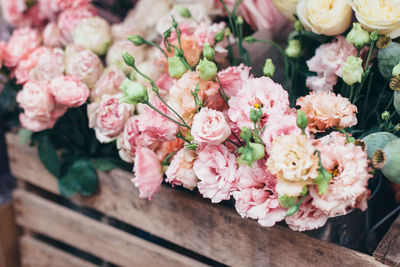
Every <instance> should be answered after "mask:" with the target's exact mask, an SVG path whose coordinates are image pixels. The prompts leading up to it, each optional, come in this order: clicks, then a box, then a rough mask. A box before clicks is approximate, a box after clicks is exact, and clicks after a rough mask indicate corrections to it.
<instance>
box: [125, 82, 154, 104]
mask: <svg viewBox="0 0 400 267" xmlns="http://www.w3.org/2000/svg"><path fill="white" fill-rule="evenodd" d="M120 88H121V90H122V91H123V95H122V99H121V102H123V103H129V104H132V105H136V104H138V103H146V102H147V101H148V100H149V95H148V93H147V88H146V87H145V86H144V85H143V84H141V83H138V82H132V81H131V80H129V79H125V80H124V81H123V82H122V84H121V87H120Z"/></svg>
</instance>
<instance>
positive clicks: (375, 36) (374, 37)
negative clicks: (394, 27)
mask: <svg viewBox="0 0 400 267" xmlns="http://www.w3.org/2000/svg"><path fill="white" fill-rule="evenodd" d="M378 38H379V35H378V32H377V31H376V30H375V31H373V32H371V34H370V36H369V39H370V40H371V42H376V41H378Z"/></svg>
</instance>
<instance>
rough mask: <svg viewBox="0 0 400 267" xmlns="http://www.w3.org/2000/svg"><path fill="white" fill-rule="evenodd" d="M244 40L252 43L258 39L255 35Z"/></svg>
mask: <svg viewBox="0 0 400 267" xmlns="http://www.w3.org/2000/svg"><path fill="white" fill-rule="evenodd" d="M243 41H245V42H246V43H249V44H252V43H254V42H255V41H256V38H254V37H253V36H247V37H245V38H244V39H243Z"/></svg>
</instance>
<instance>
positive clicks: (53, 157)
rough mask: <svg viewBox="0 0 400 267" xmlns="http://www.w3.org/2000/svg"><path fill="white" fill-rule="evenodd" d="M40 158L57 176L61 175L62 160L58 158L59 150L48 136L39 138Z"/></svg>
mask: <svg viewBox="0 0 400 267" xmlns="http://www.w3.org/2000/svg"><path fill="white" fill-rule="evenodd" d="M38 153H39V158H40V160H41V161H42V163H43V165H44V166H45V167H46V169H47V170H48V171H49V172H50V173H51V174H53V175H54V176H55V177H59V176H60V167H61V166H60V160H59V159H58V155H57V151H56V149H55V147H54V145H53V143H52V142H51V141H50V139H49V138H48V137H47V136H43V137H42V138H41V139H39V144H38Z"/></svg>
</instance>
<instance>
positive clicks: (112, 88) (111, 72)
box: [90, 66, 126, 102]
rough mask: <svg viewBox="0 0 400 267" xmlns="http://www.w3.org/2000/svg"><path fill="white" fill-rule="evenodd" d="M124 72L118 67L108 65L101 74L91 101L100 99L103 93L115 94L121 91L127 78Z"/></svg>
mask: <svg viewBox="0 0 400 267" xmlns="http://www.w3.org/2000/svg"><path fill="white" fill-rule="evenodd" d="M125 78H126V76H125V74H124V72H123V71H122V70H120V69H118V68H116V67H113V66H111V67H108V68H106V69H105V70H104V71H103V73H102V74H101V76H100V78H99V80H98V81H97V82H96V85H95V87H94V89H93V90H92V93H91V95H90V101H92V102H95V101H99V100H100V99H101V97H102V95H113V94H117V93H120V92H121V89H120V85H121V83H122V82H123V81H124V80H125Z"/></svg>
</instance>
